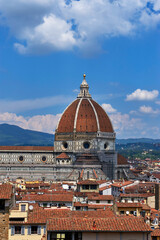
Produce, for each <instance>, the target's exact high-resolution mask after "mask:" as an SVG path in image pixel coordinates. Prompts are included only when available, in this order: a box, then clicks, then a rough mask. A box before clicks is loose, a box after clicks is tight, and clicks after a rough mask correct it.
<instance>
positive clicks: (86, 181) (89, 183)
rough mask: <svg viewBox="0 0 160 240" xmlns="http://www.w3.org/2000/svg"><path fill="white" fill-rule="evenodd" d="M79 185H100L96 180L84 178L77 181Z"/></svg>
mask: <svg viewBox="0 0 160 240" xmlns="http://www.w3.org/2000/svg"><path fill="white" fill-rule="evenodd" d="M77 184H78V185H99V184H98V183H97V181H96V180H89V179H88V180H83V181H80V182H78V183H77Z"/></svg>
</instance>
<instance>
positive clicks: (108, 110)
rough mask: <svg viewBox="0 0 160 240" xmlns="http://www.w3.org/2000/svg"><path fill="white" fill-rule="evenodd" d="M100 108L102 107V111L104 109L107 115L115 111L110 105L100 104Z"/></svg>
mask: <svg viewBox="0 0 160 240" xmlns="http://www.w3.org/2000/svg"><path fill="white" fill-rule="evenodd" d="M102 107H103V109H104V110H105V111H106V112H107V113H114V112H116V111H117V110H116V109H115V108H113V107H112V106H111V104H106V103H103V104H102Z"/></svg>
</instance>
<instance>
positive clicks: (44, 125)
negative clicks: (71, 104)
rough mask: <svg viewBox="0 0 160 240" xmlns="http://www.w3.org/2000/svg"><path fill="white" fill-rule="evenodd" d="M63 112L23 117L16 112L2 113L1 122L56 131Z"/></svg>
mask: <svg viewBox="0 0 160 240" xmlns="http://www.w3.org/2000/svg"><path fill="white" fill-rule="evenodd" d="M60 116H61V114H56V115H51V114H47V115H36V116H33V117H26V118H25V117H23V116H21V115H19V116H18V115H16V114H15V113H8V112H5V113H0V124H2V123H8V124H11V125H17V126H19V127H22V128H24V129H30V130H35V131H40V132H47V133H54V131H55V128H56V126H57V123H58V120H59V118H60Z"/></svg>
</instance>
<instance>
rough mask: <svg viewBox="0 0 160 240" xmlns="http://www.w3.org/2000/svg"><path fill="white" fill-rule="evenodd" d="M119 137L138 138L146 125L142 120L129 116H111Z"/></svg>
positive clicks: (120, 114) (114, 114)
mask: <svg viewBox="0 0 160 240" xmlns="http://www.w3.org/2000/svg"><path fill="white" fill-rule="evenodd" d="M110 119H111V121H112V124H113V127H114V130H115V132H116V133H117V137H124V138H127V137H137V136H140V133H141V132H142V131H143V129H144V126H145V124H144V123H143V122H142V120H141V119H140V118H131V117H130V116H129V114H122V113H120V112H117V113H113V114H111V115H110Z"/></svg>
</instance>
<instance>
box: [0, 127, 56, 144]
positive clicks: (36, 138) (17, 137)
mask: <svg viewBox="0 0 160 240" xmlns="http://www.w3.org/2000/svg"><path fill="white" fill-rule="evenodd" d="M53 141H54V135H52V134H48V133H42V132H37V131H31V130H26V129H23V128H20V127H18V126H15V125H9V124H0V146H24V145H25V146H27V145H30V146H32V145H33V146H53Z"/></svg>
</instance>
